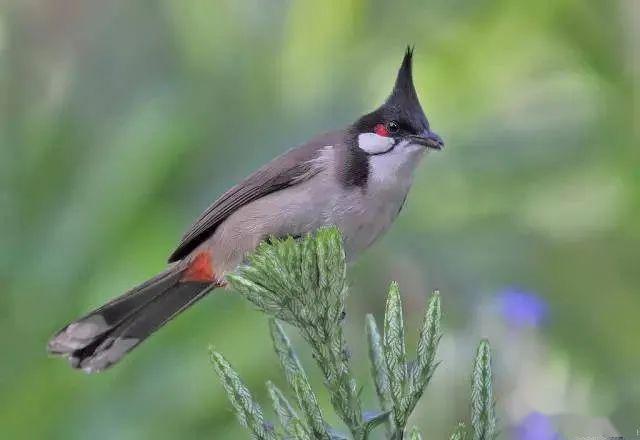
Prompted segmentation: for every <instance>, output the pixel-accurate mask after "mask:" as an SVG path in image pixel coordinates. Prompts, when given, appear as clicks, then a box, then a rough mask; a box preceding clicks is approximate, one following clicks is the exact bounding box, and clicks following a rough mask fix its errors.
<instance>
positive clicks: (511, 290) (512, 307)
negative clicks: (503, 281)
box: [498, 287, 549, 327]
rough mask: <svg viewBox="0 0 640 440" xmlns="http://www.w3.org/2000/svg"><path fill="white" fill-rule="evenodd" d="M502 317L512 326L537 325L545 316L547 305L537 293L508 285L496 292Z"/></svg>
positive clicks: (541, 322) (542, 321)
mask: <svg viewBox="0 0 640 440" xmlns="http://www.w3.org/2000/svg"><path fill="white" fill-rule="evenodd" d="M498 303H499V304H500V311H501V313H502V317H503V318H504V320H505V321H507V322H508V323H509V324H510V325H512V326H514V327H538V326H539V325H541V324H543V323H544V321H545V320H546V318H547V314H548V309H549V306H548V304H547V302H546V301H545V300H544V298H542V297H541V296H539V295H536V294H535V293H532V292H527V291H525V290H522V289H519V288H516V287H508V288H506V289H504V290H503V291H502V292H500V293H499V294H498Z"/></svg>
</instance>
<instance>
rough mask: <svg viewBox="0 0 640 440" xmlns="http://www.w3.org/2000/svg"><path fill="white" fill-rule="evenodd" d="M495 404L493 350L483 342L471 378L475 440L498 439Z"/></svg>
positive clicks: (477, 353)
mask: <svg viewBox="0 0 640 440" xmlns="http://www.w3.org/2000/svg"><path fill="white" fill-rule="evenodd" d="M494 405H495V402H494V400H493V389H492V387H491V348H490V347H489V341H487V340H486V339H485V340H482V341H481V342H480V345H479V346H478V351H477V352H476V358H475V361H474V364H473V375H472V376H471V425H472V426H473V440H493V439H494V438H495V437H496V433H495V430H496V416H495V413H494Z"/></svg>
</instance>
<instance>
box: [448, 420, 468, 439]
mask: <svg viewBox="0 0 640 440" xmlns="http://www.w3.org/2000/svg"><path fill="white" fill-rule="evenodd" d="M466 438H467V428H466V426H464V423H458V425H457V426H456V428H455V429H454V430H453V432H452V433H451V437H449V440H466Z"/></svg>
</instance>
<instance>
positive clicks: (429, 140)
mask: <svg viewBox="0 0 640 440" xmlns="http://www.w3.org/2000/svg"><path fill="white" fill-rule="evenodd" d="M411 138H412V139H413V140H414V141H415V142H416V143H417V144H420V145H424V146H425V147H427V148H431V149H433V150H442V149H443V148H444V141H443V140H442V138H441V137H440V136H438V135H437V134H435V133H434V132H432V131H426V130H425V131H424V132H423V133H421V134H420V135H419V136H411Z"/></svg>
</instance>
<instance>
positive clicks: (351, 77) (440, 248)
mask: <svg viewBox="0 0 640 440" xmlns="http://www.w3.org/2000/svg"><path fill="white" fill-rule="evenodd" d="M639 8H640V3H638V2H637V1H636V0H627V1H613V0H612V1H606V2H605V1H578V0H556V1H552V2H551V1H541V2H524V1H519V0H480V1H478V0H468V1H466V0H435V1H403V2H384V1H373V2H367V1H338V0H329V1H324V2H322V3H320V2H294V1H282V0H280V1H270V2H261V1H258V0H244V1H231V0H228V1H222V2H221V1H214V0H183V1H169V0H164V1H163V0H161V1H137V2H132V1H124V0H112V1H108V2H106V1H99V0H87V1H81V0H56V1H36V0H21V1H15V2H8V3H7V2H5V3H4V4H3V5H2V6H0V145H1V149H0V179H1V180H0V182H1V183H0V212H1V216H0V219H1V225H2V232H1V233H0V240H1V242H0V290H1V293H0V343H1V344H2V352H3V356H2V361H1V362H0V436H2V437H3V438H49V439H53V438H65V439H68V438H95V439H112V438H118V439H139V438H157V439H172V438H179V437H182V438H216V439H236V438H244V437H245V434H244V432H242V430H241V429H240V428H239V427H238V424H237V423H236V420H235V418H234V416H233V413H232V412H231V409H230V405H229V404H228V402H227V401H226V398H225V396H224V394H223V390H222V387H221V386H220V384H219V383H218V382H217V379H216V377H215V375H214V373H213V371H212V368H211V366H210V364H209V362H208V357H207V347H208V345H209V344H213V345H214V346H215V347H216V348H217V349H218V350H219V351H221V352H223V353H224V354H225V355H226V356H227V357H228V358H229V360H230V361H231V362H232V363H233V364H234V366H235V367H236V368H237V369H238V370H239V371H240V373H241V374H242V375H243V377H244V378H245V379H246V380H247V382H248V384H249V386H250V387H251V389H252V390H253V391H255V393H256V394H257V396H258V398H259V399H260V400H261V401H262V402H263V403H265V404H266V403H267V395H266V392H265V387H264V382H265V380H266V379H268V378H273V379H275V381H276V382H277V383H279V384H282V383H283V377H282V374H281V373H280V371H279V370H278V366H277V360H276V357H275V355H274V354H273V353H272V352H271V345H270V342H269V341H268V336H267V323H266V318H265V317H264V316H263V315H261V314H259V313H258V312H256V311H254V310H253V309H252V307H251V306H250V305H249V304H247V303H245V302H244V301H243V300H241V299H240V298H238V297H237V296H236V295H234V294H233V293H230V292H223V293H220V294H216V295H213V296H211V297H209V298H207V299H206V300H204V301H202V302H201V303H199V304H198V306H197V307H194V308H193V309H191V310H189V311H188V312H186V313H185V314H184V315H181V316H180V317H179V318H178V319H176V320H175V321H174V322H172V323H171V325H169V326H167V327H166V328H164V329H162V330H161V331H160V332H158V333H157V334H156V335H155V336H154V337H153V338H151V339H150V340H149V341H148V342H146V343H145V344H144V345H143V346H141V347H140V348H139V349H138V350H136V351H135V352H134V353H132V354H131V355H130V356H128V357H127V358H126V360H125V361H123V362H122V363H121V364H119V365H118V366H116V367H115V368H113V369H112V370H110V371H108V372H107V373H104V374H100V375H93V376H87V375H84V374H82V373H79V372H77V371H73V370H71V369H70V368H69V367H68V366H67V365H66V363H65V362H63V361H62V360H56V359H52V358H49V357H48V356H47V355H46V353H45V344H46V341H47V339H48V338H49V336H50V335H51V334H52V333H53V332H54V331H56V330H57V329H58V328H59V327H60V326H62V325H63V324H65V323H66V322H68V321H69V320H71V319H73V318H75V317H77V316H79V315H81V314H83V313H84V312H86V311H87V310H89V309H90V308H93V307H95V306H98V305H100V304H101V303H103V302H104V301H105V300H107V299H108V298H110V297H112V296H115V295H117V294H119V293H121V292H122V291H123V290H125V289H127V288H128V287H130V286H132V285H134V284H136V283H138V282H140V281H143V280H144V279H146V278H147V277H149V276H151V275H152V274H154V273H156V272H157V271H159V270H160V269H162V268H163V266H164V262H165V257H166V256H167V255H168V254H169V252H170V251H171V250H172V248H173V246H174V245H175V244H176V242H177V240H178V239H179V237H180V235H181V234H182V232H184V230H185V229H186V228H187V226H188V225H189V224H190V223H191V221H192V220H193V219H194V218H195V217H196V216H197V215H198V214H199V213H200V212H201V210H203V209H204V208H205V207H206V206H207V205H208V204H209V203H210V202H211V201H213V200H214V199H215V198H216V197H217V196H218V195H219V194H220V193H221V192H222V191H224V190H225V189H226V188H227V187H228V186H230V185H231V184H233V183H235V182H237V181H238V180H240V179H241V178H242V177H244V176H245V175H247V174H248V173H250V172H251V171H253V170H254V169H256V168H257V167H258V166H259V165H261V164H262V163H264V162H265V161H267V160H268V159H270V158H271V157H273V156H274V155H276V154H278V153H279V152H282V151H284V150H285V149H288V148H289V147H291V146H294V145H296V144H298V143H301V142H303V141H304V140H306V139H307V138H309V137H310V136H311V135H313V134H316V133H318V132H322V131H327V130H330V129H333V128H337V127H341V126H343V125H345V124H347V123H350V122H351V121H353V120H355V119H356V118H357V117H358V116H359V115H361V114H363V113H365V112H367V111H369V110H371V109H373V108H375V107H376V106H377V105H379V104H380V103H381V102H382V101H383V99H384V98H385V97H386V95H387V94H388V93H389V92H390V90H391V86H392V84H393V80H394V77H395V73H396V70H397V67H398V65H399V63H400V60H401V57H402V54H403V51H404V48H405V46H406V44H407V43H411V44H415V46H416V54H415V66H414V70H415V82H416V87H417V89H418V93H419V95H420V97H421V100H422V103H423V106H424V108H425V111H426V113H427V115H428V116H429V118H430V120H431V124H432V127H433V129H434V130H435V131H436V132H437V133H439V134H440V135H441V136H442V137H443V138H444V139H445V141H446V144H447V149H446V150H445V151H444V152H443V153H441V154H433V155H430V156H429V157H428V158H427V160H426V161H424V163H423V165H422V166H421V168H420V169H419V171H418V173H417V177H416V184H415V187H414V189H413V191H412V192H411V194H410V196H409V199H408V202H407V205H406V208H405V209H404V210H403V212H402V215H401V216H400V218H399V220H398V221H397V222H396V224H395V225H394V227H393V228H392V229H391V231H390V232H389V233H388V234H387V235H386V236H385V237H384V238H383V239H382V240H381V241H380V242H378V243H377V244H376V245H375V246H374V247H372V248H371V250H370V251H369V252H368V253H367V254H366V255H364V256H363V257H362V258H361V259H360V260H359V261H358V262H357V263H356V264H355V265H354V266H353V267H352V268H351V269H350V271H349V277H350V282H351V285H352V289H351V296H350V298H349V304H348V316H347V324H348V326H349V327H348V338H349V341H350V343H351V345H352V347H353V352H354V358H355V359H356V362H357V370H358V373H359V375H360V382H361V384H363V385H364V391H363V396H364V398H365V400H366V402H367V405H368V406H369V407H374V406H375V401H374V399H373V395H372V390H371V389H372V384H371V382H370V380H369V378H368V376H367V365H366V363H365V362H363V361H364V360H365V359H366V353H365V351H364V350H363V346H364V330H363V328H364V315H365V313H367V312H373V313H375V314H376V316H377V317H378V318H380V317H381V312H382V309H383V305H384V296H385V293H386V288H387V285H388V283H389V281H390V280H392V279H396V280H398V281H399V282H400V287H401V290H402V293H403V296H404V300H405V304H406V313H407V315H408V317H407V326H408V327H409V329H408V332H409V334H411V335H414V334H415V333H416V328H417V323H418V320H419V318H420V315H421V312H422V307H423V305H424V301H425V298H426V294H427V293H428V292H429V291H430V290H431V289H434V288H439V289H440V290H441V292H442V294H443V310H444V319H445V324H446V328H445V333H446V336H445V338H444V339H443V342H442V345H441V350H440V352H439V358H440V359H441V360H442V362H443V364H442V366H441V367H440V368H439V370H438V371H437V372H436V374H435V377H434V380H433V382H432V386H431V388H430V390H428V392H427V393H426V395H425V397H424V398H423V402H422V404H421V405H420V406H419V408H418V410H417V411H416V414H415V417H414V419H413V423H416V424H418V425H419V426H421V427H423V429H424V431H425V432H426V433H428V434H429V438H444V435H445V433H446V432H449V431H450V429H451V428H452V427H453V425H454V422H455V421H456V420H458V419H464V418H465V417H466V414H467V412H468V411H467V402H468V388H469V372H470V369H471V359H472V356H473V349H474V346H475V344H476V343H477V341H478V340H479V339H480V338H481V337H484V336H488V337H489V338H490V339H491V341H492V344H493V347H494V349H495V352H494V357H495V363H494V367H495V373H496V376H497V379H496V381H497V382H496V397H497V407H498V410H499V416H500V420H499V423H500V426H501V429H502V435H503V438H514V439H536V440H545V439H547V438H549V439H551V438H564V437H566V438H574V437H575V436H578V435H599V434H601V432H600V431H602V434H604V433H608V432H611V433H613V432H617V433H620V434H624V435H625V436H626V437H625V438H635V436H636V429H638V428H640V381H639V380H638V372H639V371H640V344H639V342H638V335H639V334H640V319H639V317H640V292H639V289H638V287H639V286H640V268H639V263H640V227H639V226H640V157H639V156H640V148H639V140H640V136H639V134H640V133H639V130H638V121H639V114H638V111H637V104H638V96H639V95H638V87H637V86H638V74H639V72H640V61H639V60H640V57H639V54H638V44H639V42H640V31H639V23H640V16H639ZM292 334H294V335H295V333H294V332H292ZM294 340H295V341H296V344H297V345H298V346H301V343H300V342H301V341H300V340H299V338H295V337H294ZM303 354H304V356H303V361H304V362H305V364H306V365H307V369H308V370H309V371H310V372H311V373H312V375H313V378H314V384H315V385H316V388H317V389H318V390H320V389H321V379H320V377H319V374H318V371H317V369H316V368H315V367H314V366H313V364H312V361H311V359H310V357H309V355H308V352H306V351H304V350H303ZM320 397H321V400H322V404H323V406H324V407H325V408H326V412H327V413H329V414H332V413H331V411H330V410H329V404H328V400H327V396H326V394H322V393H321V396H320ZM332 417H333V415H332ZM332 420H335V418H334V419H332ZM544 429H546V431H544ZM581 429H582V431H580V430H581ZM536 430H538V431H536ZM585 430H586V431H585ZM532 432H534V433H535V432H546V433H547V434H544V435H543V434H537V435H534V434H531V433H532ZM558 433H560V434H558ZM531 435H533V436H531ZM554 435H560V437H553V436H554ZM527 436H529V437H527ZM545 436H546V437H545ZM563 436H564V437H563Z"/></svg>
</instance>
